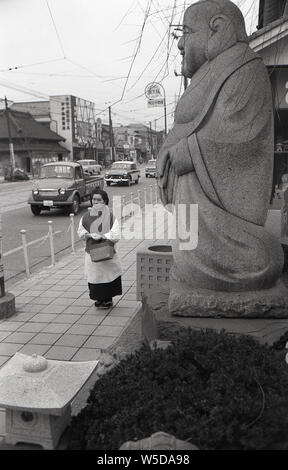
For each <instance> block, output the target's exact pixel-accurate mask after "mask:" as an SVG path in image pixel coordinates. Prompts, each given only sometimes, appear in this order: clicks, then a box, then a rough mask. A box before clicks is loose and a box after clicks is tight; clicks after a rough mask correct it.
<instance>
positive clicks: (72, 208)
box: [69, 196, 80, 215]
mask: <svg viewBox="0 0 288 470" xmlns="http://www.w3.org/2000/svg"><path fill="white" fill-rule="evenodd" d="M79 206H80V201H79V197H78V196H74V199H73V202H72V204H71V205H70V206H69V214H75V215H76V214H78V212H79Z"/></svg>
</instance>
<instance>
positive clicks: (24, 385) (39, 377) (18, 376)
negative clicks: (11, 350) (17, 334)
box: [0, 353, 98, 415]
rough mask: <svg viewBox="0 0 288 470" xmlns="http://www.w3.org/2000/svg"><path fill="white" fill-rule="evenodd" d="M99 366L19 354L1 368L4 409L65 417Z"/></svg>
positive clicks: (0, 403) (0, 391)
mask: <svg viewBox="0 0 288 470" xmlns="http://www.w3.org/2000/svg"><path fill="white" fill-rule="evenodd" d="M97 364H98V361H86V362H66V361H54V360H47V359H45V358H44V357H41V356H37V355H33V356H27V355H26V354H21V353H16V354H14V356H13V357H12V358H11V359H10V360H9V361H8V362H7V363H6V364H5V365H4V366H3V367H2V368H1V369H0V406H3V407H5V408H13V409H20V410H25V411H34V412H35V411H38V412H41V413H47V414H52V415H61V414H62V412H63V409H64V408H65V407H66V405H68V404H69V403H70V402H71V401H72V399H73V398H74V397H75V396H76V395H77V393H78V392H79V390H80V389H81V388H82V386H83V385H84V384H85V382H86V381H87V380H88V378H89V377H90V375H91V374H92V372H93V370H94V369H95V368H96V366H97Z"/></svg>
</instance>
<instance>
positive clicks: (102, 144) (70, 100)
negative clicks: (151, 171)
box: [11, 95, 111, 164]
mask: <svg viewBox="0 0 288 470" xmlns="http://www.w3.org/2000/svg"><path fill="white" fill-rule="evenodd" d="M11 109H12V110H18V111H22V112H23V111H24V112H29V113H30V114H31V115H32V116H33V117H34V119H35V120H37V122H39V123H41V124H43V125H45V126H46V127H48V128H50V130H52V131H53V132H56V133H57V134H59V135H60V136H61V137H63V141H62V142H61V145H62V146H63V147H64V148H65V149H66V150H67V151H68V152H69V159H70V160H81V159H84V158H85V159H87V158H89V159H93V160H97V159H98V160H99V163H102V164H105V161H107V162H108V161H109V160H110V159H111V158H110V155H111V149H110V143H109V131H108V132H107V127H108V126H107V125H106V126H105V125H103V124H102V121H101V119H99V118H98V117H97V112H96V110H95V104H94V103H93V102H92V101H88V100H84V99H82V98H78V97H76V96H73V95H55V96H50V97H49V101H31V102H23V103H13V105H12V106H11Z"/></svg>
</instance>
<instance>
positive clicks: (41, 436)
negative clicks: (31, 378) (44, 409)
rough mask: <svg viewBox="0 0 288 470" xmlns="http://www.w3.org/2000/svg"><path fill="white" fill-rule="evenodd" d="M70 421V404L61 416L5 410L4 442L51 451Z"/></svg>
mask: <svg viewBox="0 0 288 470" xmlns="http://www.w3.org/2000/svg"><path fill="white" fill-rule="evenodd" d="M70 421H71V405H70V404H69V405H68V406H67V407H66V408H65V409H64V410H63V412H62V414H61V416H53V415H50V414H45V413H36V412H33V413H32V412H29V411H22V410H17V409H11V410H9V409H7V410H6V435H5V442H6V444H11V445H16V444H18V443H23V442H25V443H31V444H38V445H40V446H41V447H43V449H45V450H53V449H55V448H56V446H57V444H58V442H59V440H60V437H61V436H62V434H63V432H64V430H65V429H66V428H67V427H68V426H69V424H70Z"/></svg>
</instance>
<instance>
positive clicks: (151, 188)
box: [150, 184, 153, 205]
mask: <svg viewBox="0 0 288 470" xmlns="http://www.w3.org/2000/svg"><path fill="white" fill-rule="evenodd" d="M150 194H151V204H152V205H153V186H152V184H151V185H150Z"/></svg>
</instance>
